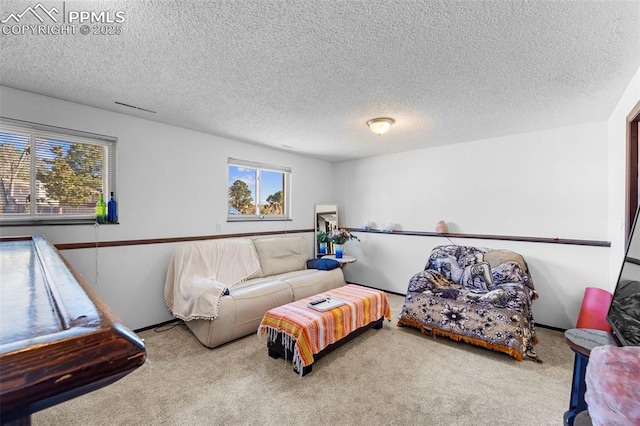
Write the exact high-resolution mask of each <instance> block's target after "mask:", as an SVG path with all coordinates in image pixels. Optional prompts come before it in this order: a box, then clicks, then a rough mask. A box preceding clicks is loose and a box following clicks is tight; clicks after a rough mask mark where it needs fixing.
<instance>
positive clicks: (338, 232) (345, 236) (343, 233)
mask: <svg viewBox="0 0 640 426" xmlns="http://www.w3.org/2000/svg"><path fill="white" fill-rule="evenodd" d="M328 238H329V240H330V241H331V242H332V243H333V244H344V243H346V242H347V241H349V240H356V241H360V240H359V239H358V237H356V236H355V235H353V234H352V233H351V232H349V231H347V230H346V229H334V230H333V231H331V232H329V235H328Z"/></svg>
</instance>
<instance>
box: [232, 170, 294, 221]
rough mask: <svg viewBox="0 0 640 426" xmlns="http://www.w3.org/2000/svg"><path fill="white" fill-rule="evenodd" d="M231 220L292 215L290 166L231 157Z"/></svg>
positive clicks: (274, 218)
mask: <svg viewBox="0 0 640 426" xmlns="http://www.w3.org/2000/svg"><path fill="white" fill-rule="evenodd" d="M228 171H229V174H228V188H229V190H228V208H229V210H228V214H227V218H228V220H230V221H242V220H265V219H266V220H288V219H291V169H290V168H288V167H280V166H272V165H267V164H261V163H255V162H252V161H244V160H237V159H234V158H229V160H228Z"/></svg>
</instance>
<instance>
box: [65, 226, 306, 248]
mask: <svg viewBox="0 0 640 426" xmlns="http://www.w3.org/2000/svg"><path fill="white" fill-rule="evenodd" d="M306 232H314V230H313V229H292V230H287V231H264V232H245V233H239V234H216V235H197V236H193V237H172V238H153V239H146V240H120V241H95V242H85V243H59V244H56V245H55V246H56V248H57V249H58V250H77V249H87V248H103V247H120V246H141V245H145V244H167V243H184V242H189V241H202V240H218V239H222V238H241V237H264V236H268V235H286V234H302V233H306Z"/></svg>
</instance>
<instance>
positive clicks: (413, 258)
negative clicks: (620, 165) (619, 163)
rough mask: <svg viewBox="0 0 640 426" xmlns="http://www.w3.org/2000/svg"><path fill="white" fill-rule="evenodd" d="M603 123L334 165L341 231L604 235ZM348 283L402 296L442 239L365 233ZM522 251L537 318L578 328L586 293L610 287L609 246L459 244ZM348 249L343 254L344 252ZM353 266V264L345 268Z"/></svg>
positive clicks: (602, 237) (605, 176)
mask: <svg viewBox="0 0 640 426" xmlns="http://www.w3.org/2000/svg"><path fill="white" fill-rule="evenodd" d="M607 167H608V162H607V123H606V122H598V123H589V124H584V125H580V126H571V127H566V128H558V129H551V130H544V131H538V132H532V133H525V134H518V135H512V136H507V137H500V138H493V139H487V140H479V141H474V142H471V143H461V144H457V145H450V146H445V147H437V148H431V149H424V150H418V151H412V152H405V153H400V154H394V155H386V156H380V157H375V158H369V159H362V160H357V161H347V162H342V163H338V164H336V165H335V166H334V194H335V198H336V200H337V201H338V205H339V210H340V226H346V227H360V225H361V224H362V223H363V222H365V221H372V222H375V223H376V224H377V225H378V227H379V226H380V225H381V224H382V223H384V222H394V223H396V224H397V228H396V229H403V230H408V231H434V230H435V226H436V223H437V222H438V221H439V220H445V221H446V222H447V223H448V224H449V230H450V232H456V233H469V234H496V235H513V236H530V237H547V238H566V239H582V240H607V238H608V206H607V200H608V194H607V191H608V186H607V179H608V172H607ZM362 240H363V241H362V242H361V243H360V244H359V245H358V244H352V245H353V247H352V248H351V250H356V253H358V250H362V258H361V259H359V260H358V262H357V263H356V264H354V265H350V266H349V267H348V268H347V269H346V275H347V278H348V279H349V280H352V281H354V282H358V283H362V284H372V285H373V283H374V282H375V283H379V285H376V287H378V286H379V287H380V288H382V289H387V290H391V291H396V292H400V293H404V292H405V291H406V286H407V284H408V280H409V278H410V277H411V275H412V274H413V273H415V272H418V271H419V270H421V269H422V268H423V267H424V264H425V263H426V259H427V256H428V254H429V252H430V251H431V249H432V248H433V247H434V246H436V245H439V244H447V243H448V241H447V240H443V239H442V238H429V237H418V236H415V237H414V236H397V235H385V234H363V238H362ZM455 243H456V244H469V245H483V246H488V247H494V248H507V249H512V250H514V251H517V252H519V253H521V254H522V255H523V256H524V257H525V259H526V260H527V262H528V263H529V266H530V268H531V270H532V276H533V280H534V282H535V285H536V288H537V289H538V292H539V293H540V299H539V300H538V301H536V303H535V304H534V313H535V314H536V318H535V319H536V321H537V322H539V323H542V324H546V325H551V326H555V327H562V328H570V327H572V326H573V325H574V324H575V320H576V319H577V314H578V311H579V308H580V302H581V300H582V295H583V292H584V288H585V287H588V286H597V287H605V288H606V287H609V282H608V277H609V252H610V250H609V249H608V248H601V247H584V246H573V245H559V244H541V243H520V242H517V243H516V242H506V241H490V240H486V241H485V240H473V239H469V240H463V239H456V241H455ZM347 250H348V251H349V250H350V249H349V248H347ZM352 266H353V267H352Z"/></svg>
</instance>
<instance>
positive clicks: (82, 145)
mask: <svg viewBox="0 0 640 426" xmlns="http://www.w3.org/2000/svg"><path fill="white" fill-rule="evenodd" d="M115 171H116V139H115V138H110V137H106V136H100V135H95V134H91V133H83V132H77V131H74V130H67V129H62V128H57V127H51V126H45V125H40V124H34V123H28V122H25V121H18V120H10V119H6V118H0V220H2V221H3V222H9V223H10V222H12V221H14V222H16V223H17V222H20V221H29V222H30V221H34V220H56V221H59V220H62V221H65V220H67V221H68V220H77V219H95V214H96V202H97V201H98V198H99V196H100V192H101V191H102V192H103V193H104V199H105V202H106V201H107V200H108V198H109V194H110V192H114V193H115V192H116V173H115Z"/></svg>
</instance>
